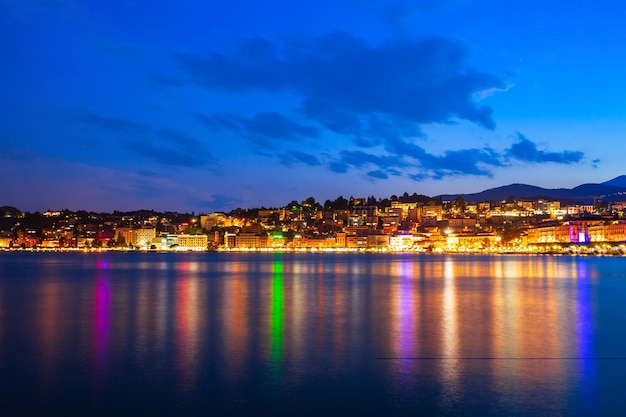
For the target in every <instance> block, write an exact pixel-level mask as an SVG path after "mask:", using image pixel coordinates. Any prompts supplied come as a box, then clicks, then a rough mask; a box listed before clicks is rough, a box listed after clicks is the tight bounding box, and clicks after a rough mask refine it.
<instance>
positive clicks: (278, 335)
mask: <svg viewBox="0 0 626 417" xmlns="http://www.w3.org/2000/svg"><path fill="white" fill-rule="evenodd" d="M273 266H274V267H273V276H272V312H271V346H270V359H271V361H272V363H278V362H279V361H280V360H281V359H282V357H283V344H284V340H283V331H284V300H283V263H282V261H281V260H280V254H277V255H276V257H275V259H274V265H273Z"/></svg>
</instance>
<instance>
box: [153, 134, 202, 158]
mask: <svg viewBox="0 0 626 417" xmlns="http://www.w3.org/2000/svg"><path fill="white" fill-rule="evenodd" d="M157 134H158V135H159V136H160V137H161V138H163V139H165V140H166V141H167V142H169V143H171V144H173V145H175V146H176V147H177V148H179V149H181V150H182V151H185V152H189V153H200V154H205V155H206V154H208V152H207V151H206V148H205V146H204V144H203V143H202V142H200V141H199V140H197V139H194V138H192V137H191V136H189V135H188V134H186V133H184V132H181V131H178V130H172V129H161V130H159V131H158V132H157Z"/></svg>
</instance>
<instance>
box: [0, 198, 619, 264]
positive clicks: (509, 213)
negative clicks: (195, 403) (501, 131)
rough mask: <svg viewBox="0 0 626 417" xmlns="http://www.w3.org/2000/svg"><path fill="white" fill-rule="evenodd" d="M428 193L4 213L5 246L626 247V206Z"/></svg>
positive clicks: (0, 242)
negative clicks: (196, 208) (196, 209)
mask: <svg viewBox="0 0 626 417" xmlns="http://www.w3.org/2000/svg"><path fill="white" fill-rule="evenodd" d="M421 197H423V196H415V195H414V196H408V195H406V194H405V196H403V197H399V198H398V197H396V198H393V197H392V199H391V200H385V201H380V200H378V201H376V200H375V199H373V198H370V199H364V198H361V199H360V198H350V200H343V199H342V198H341V197H340V199H341V200H340V199H338V200H335V202H330V201H327V202H326V204H324V205H323V206H322V205H321V204H319V203H316V202H315V200H314V199H313V198H309V199H307V200H305V201H303V202H300V203H298V202H296V201H294V202H292V203H290V204H289V205H287V206H286V207H283V208H278V209H265V208H261V209H250V210H242V209H237V210H234V211H232V212H230V213H228V214H227V213H221V212H219V213H210V214H203V215H198V216H196V215H194V214H191V215H189V214H183V215H181V214H176V213H156V212H152V211H149V212H145V211H143V212H133V213H117V212H115V213H113V214H96V213H86V212H77V213H74V212H70V211H68V210H64V211H47V212H44V213H41V214H39V213H37V214H25V213H18V214H16V213H5V215H4V217H3V219H2V220H3V222H2V230H0V248H14V249H15V248H17V249H27V248H42V249H64V248H67V249H70V248H72V249H76V248H77V249H83V250H87V249H98V250H102V249H110V250H112V249H120V250H129V249H132V250H156V251H170V250H171V251H205V250H220V251H263V250H268V251H269V250H271V251H276V250H293V251H317V250H320V251H361V250H367V251H417V252H494V251H503V250H508V251H521V252H525V251H533V250H538V251H542V250H554V249H557V248H566V247H571V246H572V245H575V246H577V247H582V246H584V247H590V245H591V246H594V245H595V246H597V245H604V246H605V247H611V248H622V249H624V244H626V219H625V218H624V207H626V203H617V204H612V205H606V204H603V205H589V206H583V205H572V206H568V207H561V204H560V203H559V202H558V201H546V200H528V201H526V200H513V201H502V202H495V203H494V202H482V203H477V204H468V203H467V202H465V201H464V200H463V199H462V198H457V199H456V200H454V201H451V202H442V201H436V200H425V199H424V198H421ZM36 216H38V217H36ZM35 217H36V218H35ZM9 226H10V227H9Z"/></svg>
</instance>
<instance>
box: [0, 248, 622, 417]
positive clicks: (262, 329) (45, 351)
mask: <svg viewBox="0 0 626 417" xmlns="http://www.w3.org/2000/svg"><path fill="white" fill-rule="evenodd" d="M625 324H626V257H566V256H527V255H499V256H498V255H455V256H453V255H433V254H365V253H363V254H354V253H353V254H319V253H317V254H314V253H277V254H260V253H255V254H244V253H239V254H234V253H163V254H162V253H117V252H115V253H114V252H106V253H88V254H83V253H36V252H35V253H21V252H5V253H0V407H1V409H3V410H13V411H12V413H13V414H12V415H35V416H44V415H45V416H67V415H85V416H88V415H93V416H108V415H115V416H120V415H149V416H174V415H175V416H204V415H250V416H263V415H267V416H276V415H294V416H295V415H298V416H301V415H311V416H318V415H384V416H394V415H455V416H456V415H468V416H486V415H519V416H531V415H532V416H534V415H580V416H583V415H616V414H621V413H622V412H623V410H624V409H625V408H626V396H624V395H623V394H622V385H623V384H624V383H625V382H626V330H625ZM5 415H6V414H5Z"/></svg>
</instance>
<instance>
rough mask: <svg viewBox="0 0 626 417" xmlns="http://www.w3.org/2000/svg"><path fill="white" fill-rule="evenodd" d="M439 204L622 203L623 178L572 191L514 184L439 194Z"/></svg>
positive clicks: (625, 185)
mask: <svg viewBox="0 0 626 417" xmlns="http://www.w3.org/2000/svg"><path fill="white" fill-rule="evenodd" d="M438 197H441V199H442V200H454V199H455V198H457V197H463V198H464V199H465V200H466V201H468V202H475V203H478V202H481V201H500V200H507V199H509V198H516V199H523V198H526V199H537V198H541V199H552V200H558V201H563V202H565V201H567V202H577V203H580V204H593V203H594V202H595V201H597V200H602V201H606V202H615V201H624V200H626V175H620V176H618V177H615V178H613V179H610V180H608V181H605V182H602V183H599V184H595V183H585V184H580V185H577V186H576V187H574V188H543V187H538V186H535V185H529V184H521V183H514V184H509V185H503V186H500V187H495V188H489V189H487V190H483V191H481V192H478V193H465V194H463V193H459V194H441V195H439V196H438Z"/></svg>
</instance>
